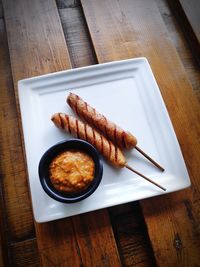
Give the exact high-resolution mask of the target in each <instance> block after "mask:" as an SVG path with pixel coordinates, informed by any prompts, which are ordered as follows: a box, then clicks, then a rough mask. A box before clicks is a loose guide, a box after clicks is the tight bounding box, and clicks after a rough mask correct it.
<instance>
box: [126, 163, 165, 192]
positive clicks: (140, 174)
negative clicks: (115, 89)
mask: <svg viewBox="0 0 200 267" xmlns="http://www.w3.org/2000/svg"><path fill="white" fill-rule="evenodd" d="M124 167H126V168H127V169H129V170H130V171H132V172H134V173H136V174H137V175H139V176H141V177H142V178H144V179H145V180H147V181H149V182H150V183H152V184H154V185H156V186H158V187H159V188H161V189H162V190H163V191H166V188H164V187H162V186H161V185H159V184H157V183H156V182H154V181H152V180H151V179H149V178H148V177H146V176H144V175H143V174H142V173H140V172H138V171H136V170H134V169H133V168H132V167H130V166H129V165H127V164H125V166H124Z"/></svg>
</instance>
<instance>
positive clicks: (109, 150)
mask: <svg viewBox="0 0 200 267" xmlns="http://www.w3.org/2000/svg"><path fill="white" fill-rule="evenodd" d="M108 144H109V154H108V155H109V159H110V158H111V143H110V141H109V140H108Z"/></svg>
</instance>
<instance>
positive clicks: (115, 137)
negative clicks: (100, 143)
mask: <svg viewBox="0 0 200 267" xmlns="http://www.w3.org/2000/svg"><path fill="white" fill-rule="evenodd" d="M114 127H115V129H114V142H115V144H117V127H116V125H115V124H114Z"/></svg>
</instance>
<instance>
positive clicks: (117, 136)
mask: <svg viewBox="0 0 200 267" xmlns="http://www.w3.org/2000/svg"><path fill="white" fill-rule="evenodd" d="M67 103H68V104H69V105H70V107H71V108H72V109H73V111H74V112H75V113H76V114H77V115H78V116H79V117H80V118H82V119H84V120H85V121H86V122H87V123H89V124H90V125H92V126H94V127H95V128H97V129H98V130H100V131H101V132H102V133H104V134H105V135H106V136H107V137H108V138H109V139H110V140H112V141H113V142H114V143H115V144H116V145H117V146H119V147H120V148H126V149H131V148H135V149H136V150H137V151H138V152H140V153H141V154H142V155H143V156H144V157H146V158H147V159H148V160H149V161H150V162H152V163H153V164H154V165H155V166H156V167H157V168H159V169H160V170H161V171H164V168H163V167H162V166H160V164H158V163H157V162H156V161H155V160H153V159H152V158H151V157H150V156H148V155H147V154H146V153H145V152H144V151H143V150H142V149H140V148H139V147H138V146H137V139H136V138H135V136H133V135H132V134H131V133H130V132H127V131H124V130H123V129H122V128H121V127H119V126H117V125H116V124H115V123H114V122H112V121H110V120H108V119H107V118H106V117H105V116H104V115H102V114H101V113H99V112H98V111H96V109H95V108H93V107H91V106H90V105H89V104H88V103H87V102H85V101H84V100H83V99H82V98H80V97H79V96H78V95H76V94H73V93H70V94H69V96H68V97H67Z"/></svg>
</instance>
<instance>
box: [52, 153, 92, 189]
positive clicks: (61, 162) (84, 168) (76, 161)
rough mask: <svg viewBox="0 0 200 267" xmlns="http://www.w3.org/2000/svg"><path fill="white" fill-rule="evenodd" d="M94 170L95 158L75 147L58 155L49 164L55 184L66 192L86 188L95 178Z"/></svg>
mask: <svg viewBox="0 0 200 267" xmlns="http://www.w3.org/2000/svg"><path fill="white" fill-rule="evenodd" d="M94 171H95V163H94V161H93V159H92V158H91V157H90V156H89V155H88V154H86V153H84V152H82V151H79V150H74V149H71V150H67V151H65V152H62V153H60V154H59V155H57V156H56V157H55V158H54V159H53V161H52V162H51V164H50V166H49V176H50V180H51V182H52V184H53V186H54V187H55V188H56V189H57V190H59V191H62V192H66V193H76V192H80V191H82V190H84V189H86V188H87V187H88V186H89V185H90V184H91V182H92V181H93V179H94Z"/></svg>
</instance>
